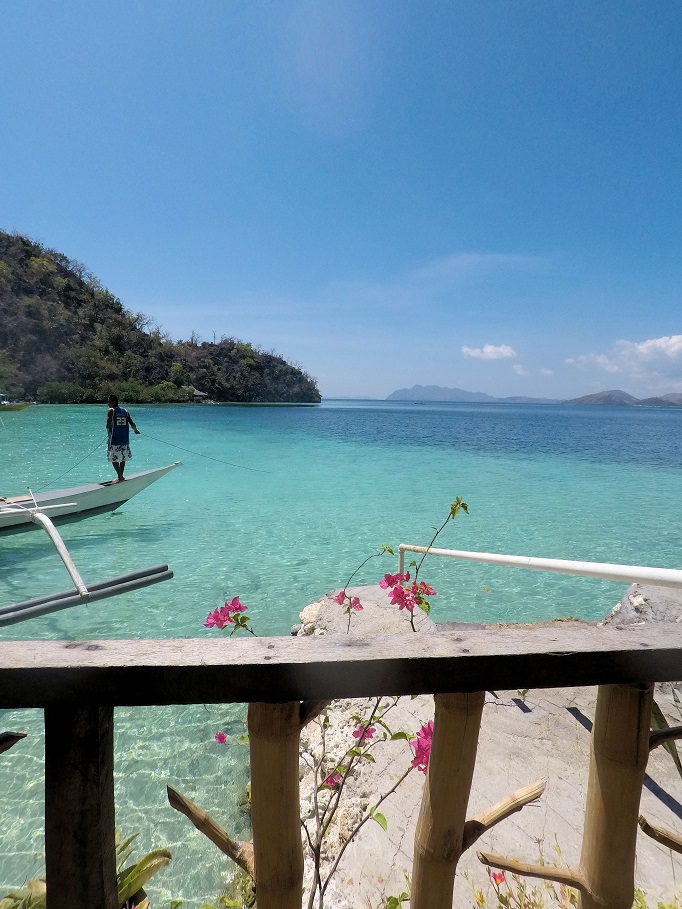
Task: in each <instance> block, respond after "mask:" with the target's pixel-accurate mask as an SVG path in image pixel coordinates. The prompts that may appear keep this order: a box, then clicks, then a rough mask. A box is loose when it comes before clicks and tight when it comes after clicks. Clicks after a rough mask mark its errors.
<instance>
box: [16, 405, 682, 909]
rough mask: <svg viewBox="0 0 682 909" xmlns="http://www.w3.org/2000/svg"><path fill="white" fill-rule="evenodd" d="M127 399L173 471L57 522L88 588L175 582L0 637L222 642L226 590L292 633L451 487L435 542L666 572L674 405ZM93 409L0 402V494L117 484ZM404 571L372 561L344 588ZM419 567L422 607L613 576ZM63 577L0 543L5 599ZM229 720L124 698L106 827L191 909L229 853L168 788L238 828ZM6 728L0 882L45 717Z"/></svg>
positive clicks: (676, 545)
mask: <svg viewBox="0 0 682 909" xmlns="http://www.w3.org/2000/svg"><path fill="white" fill-rule="evenodd" d="M132 411H133V416H134V418H135V420H136V422H137V424H138V426H139V428H140V430H141V432H142V435H140V436H135V437H134V439H133V442H132V445H133V446H134V460H133V462H132V464H130V465H129V467H128V472H129V473H131V472H134V471H136V470H142V469H147V468H151V467H156V466H161V465H163V464H168V463H172V462H173V461H175V460H178V459H180V460H182V461H183V466H182V467H181V468H180V469H178V470H176V471H173V472H172V473H171V474H169V475H168V476H167V477H165V478H163V479H162V480H160V481H159V482H158V483H157V484H155V485H154V486H152V487H151V488H150V489H148V490H146V491H145V492H143V493H141V494H140V495H139V496H138V497H137V498H135V499H133V500H131V502H129V503H128V504H127V505H125V506H123V507H122V508H121V509H120V510H119V511H118V512H116V513H113V514H108V515H102V516H96V517H92V518H88V519H87V520H84V521H81V522H80V523H77V524H71V525H66V526H63V528H62V535H63V537H64V539H65V541H66V543H67V545H68V547H69V550H70V552H71V554H72V556H73V558H74V560H75V562H76V564H77V565H78V567H79V569H80V570H81V573H82V574H83V576H84V578H85V580H86V582H87V581H88V580H90V581H94V580H98V579H102V578H106V577H110V576H113V575H116V574H120V573H124V572H126V571H129V570H131V569H133V568H137V567H142V566H147V565H153V564H157V563H159V562H168V563H169V565H170V567H171V568H172V569H173V571H174V572H175V577H174V579H173V580H172V581H170V582H166V583H164V584H160V585H158V586H156V587H151V588H148V589H146V590H142V591H138V592H136V593H133V594H129V595H126V596H124V597H120V598H114V599H110V600H105V601H102V602H101V603H98V604H93V605H92V606H89V607H75V608H73V609H71V610H65V611H63V612H61V613H56V614H53V615H51V616H46V617H45V618H38V619H33V620H30V621H28V622H25V623H22V624H20V625H16V626H11V627H9V628H5V629H1V628H0V639H5V640H9V639H12V640H21V639H26V638H34V639H36V638H40V639H72V638H111V637H119V638H146V637H152V638H153V637H164V638H171V637H201V636H203V635H214V634H216V632H210V631H208V630H207V629H205V628H203V626H202V622H203V621H204V618H205V616H206V614H207V612H208V611H209V610H212V609H214V608H215V607H216V606H219V605H221V604H222V603H223V602H224V601H225V599H226V597H230V598H231V597H232V596H234V595H235V594H239V596H240V597H241V599H242V601H243V602H245V603H246V604H247V605H248V606H249V613H250V615H251V616H252V618H253V621H254V624H255V627H256V630H257V631H258V633H259V634H286V633H288V631H289V629H290V627H291V625H292V624H293V623H294V622H296V621H297V619H298V613H299V611H300V609H301V608H302V607H303V606H304V605H306V604H307V603H309V602H312V601H313V600H315V599H317V598H318V597H319V596H320V595H321V594H323V593H324V592H325V591H327V590H332V589H335V588H338V587H340V586H343V585H344V583H345V582H346V581H347V579H348V576H349V575H350V573H351V572H352V571H353V569H354V568H355V567H356V566H357V565H358V564H359V563H360V562H361V561H362V560H363V559H364V558H365V557H366V556H367V555H368V554H369V553H370V552H373V551H375V550H376V549H378V548H379V547H380V546H381V545H382V544H384V543H386V544H389V545H391V546H397V544H398V543H400V542H406V543H417V544H422V545H424V544H426V543H428V541H429V540H430V538H431V535H432V533H433V531H432V527H433V525H435V524H440V523H442V521H443V520H444V518H445V516H446V515H447V512H448V506H449V503H450V502H451V501H452V500H453V499H454V498H455V497H456V496H458V495H461V496H463V497H464V499H465V500H466V501H467V502H468V503H469V508H470V514H469V516H466V515H462V516H460V517H458V518H457V520H456V521H455V522H453V523H452V524H450V525H448V527H447V528H446V530H445V532H444V533H443V534H442V536H441V537H440V538H439V540H438V544H437V545H439V546H441V547H444V548H457V549H473V550H479V551H486V552H503V553H515V554H521V555H534V556H547V557H558V558H570V559H585V560H592V561H605V562H620V563H626V564H639V565H658V566H664V567H680V552H681V551H682V545H681V544H682V519H681V518H680V509H679V506H680V502H682V410H662V409H651V408H619V407H618V408H606V407H595V408H589V407H570V406H557V407H553V406H539V405H535V406H533V405H526V406H522V405H519V406H509V405H466V404H426V405H411V404H401V403H385V402H345V401H329V402H324V403H323V404H322V405H321V406H320V407H300V408H290V407H205V406H202V407H194V406H177V407H172V406H166V407H135V408H132ZM105 416H106V410H105V408H103V407H56V406H55V407H47V406H41V407H35V408H30V409H29V410H24V411H20V412H17V413H12V414H5V415H3V416H2V422H1V423H0V493H1V494H17V493H20V492H23V491H24V490H25V489H26V487H27V486H29V485H30V486H31V487H32V488H33V489H34V490H37V489H39V488H43V487H45V488H61V487H67V486H75V485H78V484H79V483H82V482H90V481H93V480H97V479H106V478H108V477H113V470H112V468H111V467H110V465H108V464H107V463H106V460H105V451H104V434H105V433H104V420H105ZM93 449H95V450H94V451H93ZM181 449H185V450H181ZM90 452H92V453H91V454H88V453H90ZM202 455H203V457H202ZM81 459H84V460H82V463H80V464H78V465H77V466H74V465H76V463H77V462H78V461H81ZM230 465H231V466H230ZM247 468H248V469H247ZM65 471H68V473H66V475H65V476H63V477H62V478H61V479H57V478H58V477H59V475H60V474H63V473H64V472H65ZM396 566H397V560H391V558H390V557H388V556H384V557H383V559H382V562H381V563H379V562H378V561H372V562H370V563H369V564H368V565H367V566H366V568H365V569H364V570H363V572H362V574H361V575H360V576H358V578H357V582H358V583H374V582H376V581H377V580H379V579H380V577H381V576H382V575H383V573H384V572H386V571H395V570H396ZM422 577H423V578H424V579H425V580H428V581H429V582H430V583H431V584H432V585H433V586H434V587H435V588H436V590H437V591H438V595H437V596H436V597H435V598H434V605H433V608H434V618H435V619H436V620H446V619H460V620H476V621H499V620H505V621H519V620H524V621H528V620H535V619H541V618H551V617H554V616H562V615H569V614H570V615H574V616H579V617H582V618H587V619H597V618H600V617H602V616H603V615H604V614H605V613H606V612H608V610H609V609H610V608H611V607H612V606H613V605H614V603H616V602H617V600H618V599H619V598H620V597H621V595H622V593H623V591H624V590H625V587H626V585H620V584H614V583H610V582H605V581H604V582H602V581H595V580H587V579H578V578H568V577H562V576H560V575H549V574H547V575H545V574H542V573H539V572H528V571H523V570H520V569H507V568H494V567H492V566H486V565H475V564H463V563H462V564H460V563H456V562H452V561H449V560H437V559H432V560H429V561H428V562H427V563H426V565H425V567H424V568H423V569H422ZM69 586H70V583H69V579H68V576H67V574H66V571H65V569H64V568H63V566H62V564H61V562H60V560H59V558H58V557H57V555H56V552H55V551H54V549H53V548H52V547H51V545H50V544H49V541H48V540H47V538H46V537H45V536H44V535H43V534H42V533H40V532H39V531H35V532H34V533H26V534H21V535H19V536H15V537H10V538H8V539H0V605H5V604H7V603H11V602H16V601H19V600H22V599H26V598H28V597H32V596H38V595H40V594H43V593H49V592H52V591H57V590H63V589H66V588H67V587H69ZM486 590H487V591H489V592H486ZM243 714H244V711H243V709H242V708H237V707H235V708H220V707H213V706H212V707H203V706H197V707H191V708H155V709H144V710H137V709H124V708H121V709H119V710H118V711H117V714H116V723H117V730H116V749H117V764H116V771H117V777H116V786H117V790H116V796H117V821H118V824H119V826H121V827H123V828H124V830H126V831H132V830H139V831H140V832H141V837H140V843H141V848H145V849H147V848H152V847H154V846H157V845H169V847H170V848H171V851H172V852H173V855H174V858H173V862H172V863H171V865H170V866H169V868H168V869H166V870H165V871H164V872H163V873H162V874H161V875H159V876H158V878H157V879H156V884H155V885H153V886H151V887H150V893H151V895H152V897H153V898H154V903H155V905H156V906H157V907H158V906H161V905H164V902H163V900H164V899H167V898H168V896H169V895H170V894H172V895H174V896H177V897H183V898H185V899H187V900H188V901H190V902H189V904H190V905H195V904H196V903H195V902H192V901H193V900H194V898H195V897H196V898H197V899H200V898H210V897H213V896H214V895H215V894H216V893H217V892H218V890H219V889H220V886H221V882H222V879H223V876H224V872H225V869H226V867H227V864H226V861H223V860H222V858H221V857H220V855H219V853H218V852H217V850H215V848H214V847H213V846H211V844H210V843H208V841H207V840H205V838H204V837H202V836H201V835H200V834H199V833H196V832H195V831H194V829H193V828H192V827H191V826H190V824H189V822H188V821H187V820H186V819H184V818H182V817H181V816H180V815H178V814H177V813H176V812H174V811H173V810H172V809H171V808H170V807H169V806H168V805H167V802H166V797H165V784H166V783H167V782H171V783H172V784H173V785H175V786H177V788H179V789H180V790H181V791H183V792H185V793H186V794H187V795H189V796H190V797H191V798H192V799H194V800H195V801H197V802H198V803H199V804H201V805H203V806H204V807H206V808H207V809H209V810H210V811H211V812H212V813H213V814H214V816H215V817H216V819H217V820H218V821H219V822H220V823H222V824H223V825H224V826H225V827H227V828H228V829H230V830H231V831H232V832H235V833H236V834H237V835H240V834H242V835H246V832H247V831H246V819H245V815H244V814H243V812H242V811H241V810H240V809H239V807H238V805H237V804H236V803H237V801H238V799H239V792H240V791H241V789H242V787H243V785H244V783H245V782H246V779H247V776H248V771H247V760H248V756H247V750H246V749H244V748H240V747H239V746H236V745H228V746H223V747H221V746H218V745H216V744H215V743H214V742H213V734H214V732H215V731H216V730H217V729H223V730H224V731H226V732H227V733H228V734H229V735H230V736H231V741H234V739H236V737H237V736H238V735H239V734H240V733H241V731H242V725H241V724H242V720H243ZM5 729H13V730H22V731H27V732H29V734H30V735H29V738H27V739H26V740H24V742H22V743H20V744H19V745H17V746H15V748H13V749H12V751H10V752H7V753H6V754H5V755H2V756H1V757H0V793H2V794H1V795H0V810H1V811H2V816H3V824H2V825H0V894H1V893H2V892H3V888H7V887H9V886H11V885H16V884H19V883H21V882H22V881H24V880H25V879H26V878H27V877H30V876H31V875H35V874H38V873H40V870H41V868H42V866H43V863H44V855H43V853H42V849H43V841H42V810H43V809H42V799H43V789H42V747H43V740H42V720H41V715H40V714H39V713H37V712H32V711H0V731H2V730H5ZM226 784H228V785H226ZM166 905H167V903H166Z"/></svg>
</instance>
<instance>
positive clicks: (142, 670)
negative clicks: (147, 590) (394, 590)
mask: <svg viewBox="0 0 682 909" xmlns="http://www.w3.org/2000/svg"><path fill="white" fill-rule="evenodd" d="M681 657H682V644H681V642H680V636H679V626H678V625H674V626H673V629H672V631H671V629H670V628H669V627H668V626H667V625H666V624H665V623H660V624H656V625H650V626H647V627H642V626H630V627H627V628H620V629H619V628H614V627H611V626H604V627H598V626H593V625H588V624H586V623H585V624H577V625H573V624H568V623H565V622H562V623H561V624H556V625H547V624H545V625H541V626H540V625H538V626H536V625H502V626H497V625H495V626H485V627H483V628H480V627H477V628H472V629H466V630H459V629H458V630H457V631H453V632H448V633H442V634H434V635H410V636H409V639H408V638H406V637H405V636H404V635H386V636H385V637H378V638H357V637H346V636H345V635H327V636H325V637H290V636H288V637H277V638H249V639H248V640H247V639H246V638H240V639H237V638H227V639H221V640H211V639H206V638H200V639H197V640H135V641H124V640H117V641H88V642H84V641H80V642H79V641H69V642H64V641H3V642H0V708H4V707H42V706H46V705H50V704H60V703H67V702H71V703H73V704H97V703H101V704H108V705H118V704H120V705H132V706H135V705H139V706H144V705H149V704H159V705H163V704H194V703H206V704H214V703H227V702H232V703H248V702H251V701H259V702H270V703H284V702H288V701H294V700H296V701H307V700H311V699H314V700H316V701H321V700H328V699H329V700H331V699H334V698H345V697H368V696H371V695H374V694H377V693H382V694H387V695H397V694H428V693H441V692H442V693H447V692H457V691H483V690H486V689H496V688H499V689H512V690H513V689H517V688H528V687H531V688H547V687H550V688H551V687H563V686H568V685H602V684H622V683H633V682H640V681H643V680H650V681H675V680H676V679H677V677H678V676H679V674H680V669H679V667H680V659H681Z"/></svg>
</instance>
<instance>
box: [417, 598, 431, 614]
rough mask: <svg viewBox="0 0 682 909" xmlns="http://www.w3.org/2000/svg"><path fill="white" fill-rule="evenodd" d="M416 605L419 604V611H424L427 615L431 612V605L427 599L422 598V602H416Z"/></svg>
mask: <svg viewBox="0 0 682 909" xmlns="http://www.w3.org/2000/svg"><path fill="white" fill-rule="evenodd" d="M417 606H419V608H420V609H421V611H422V612H425V613H426V614H427V615H428V614H429V613H430V612H431V607H430V606H429V602H428V600H424V602H423V603H417Z"/></svg>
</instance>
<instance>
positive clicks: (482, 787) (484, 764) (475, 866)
mask: <svg viewBox="0 0 682 909" xmlns="http://www.w3.org/2000/svg"><path fill="white" fill-rule="evenodd" d="M349 592H350V593H352V595H353V596H358V597H360V599H361V602H362V603H363V605H364V607H365V608H364V610H363V612H361V613H359V614H356V615H354V616H353V618H352V621H351V623H350V629H349V628H348V618H347V616H344V615H343V612H342V609H341V608H340V607H339V606H338V604H337V603H336V602H334V593H335V592H332V593H328V594H326V595H325V596H324V597H322V598H321V599H320V600H318V601H317V602H315V603H312V604H310V605H309V606H306V607H305V609H304V610H303V611H302V612H301V616H300V619H301V622H300V625H297V626H294V629H292V633H293V634H298V635H326V634H346V633H349V634H350V636H351V637H353V636H355V635H361V636H369V635H374V634H377V635H378V634H408V633H409V634H411V633H412V630H411V628H410V626H409V622H408V620H407V616H406V615H405V613H404V612H400V611H399V610H398V609H397V608H396V607H395V606H392V605H391V604H390V602H389V600H388V597H387V596H386V594H385V592H384V591H383V590H381V588H379V587H358V588H353V590H352V591H349ZM652 621H653V622H667V623H670V624H671V626H672V625H674V624H676V623H682V592H680V591H673V590H669V589H665V588H655V587H649V586H643V585H633V586H632V587H630V588H629V589H628V591H627V592H626V593H625V595H624V596H623V598H622V599H621V601H620V602H619V603H618V604H617V605H616V606H615V607H614V608H613V610H611V612H610V613H609V615H608V616H607V617H606V618H605V619H604V622H603V624H628V625H630V624H638V623H645V622H652ZM418 622H419V627H418V630H419V633H422V634H423V633H426V634H437V633H438V630H439V627H441V626H437V625H436V624H434V622H432V621H431V619H429V618H428V617H427V616H425V615H424V614H423V613H420V615H419V616H418ZM600 624H602V623H600ZM443 627H444V626H443ZM676 630H677V629H672V633H675V631H676ZM679 631H680V633H682V628H680V629H679ZM681 670H682V667H681ZM681 675H682V671H681ZM673 687H675V686H672V685H670V684H667V685H663V686H658V691H657V695H656V699H657V702H658V703H659V705H660V706H661V708H662V709H663V712H664V713H665V714H666V716H667V717H668V719H669V722H670V723H671V725H673V724H675V723H677V724H679V723H680V721H681V720H682V717H680V716H679V715H678V713H677V710H676V707H675V704H674V702H673V698H672V688H673ZM678 690H679V689H678ZM680 695H682V691H680ZM595 696H596V689H592V688H571V689H543V690H538V691H529V692H528V693H526V694H525V695H522V694H521V693H520V692H517V691H495V692H487V693H486V704H485V707H484V711H483V721H482V725H481V734H480V738H479V747H478V758H477V764H476V771H475V773H474V780H473V785H472V790H471V797H470V802H469V812H468V813H469V815H470V816H471V815H473V814H476V813H477V812H479V811H481V810H483V809H484V808H486V807H488V806H489V805H491V804H494V803H495V802H497V801H498V800H499V799H501V798H503V797H504V796H505V795H508V794H509V793H510V792H512V791H514V790H515V789H518V788H519V787H521V786H525V785H527V784H529V783H532V782H534V781H536V780H538V779H541V778H544V779H547V781H548V782H547V787H546V790H545V793H544V794H543V795H542V797H541V798H540V799H539V800H538V801H537V802H536V803H533V804H531V805H529V806H527V807H526V808H525V809H523V811H521V812H519V813H517V814H515V815H514V816H513V817H511V818H508V819H507V820H505V821H504V822H502V823H501V824H500V825H499V826H498V827H495V828H494V829H492V830H490V831H489V832H488V833H487V834H486V835H484V836H483V837H482V838H481V839H480V840H479V842H478V844H477V848H480V849H482V850H484V851H489V852H495V853H498V854H500V853H501V854H504V855H510V856H514V857H518V858H520V859H522V860H526V861H530V862H537V861H539V860H541V861H544V862H545V863H548V864H551V863H556V864H560V865H569V866H572V865H576V864H577V862H578V858H579V854H580V841H581V832H582V820H583V811H584V801H585V786H586V782H587V765H588V758H589V744H590V742H589V729H590V728H591V718H592V716H593V715H594V701H595ZM385 700H386V699H385ZM372 706H373V702H372V700H371V699H367V700H365V699H348V700H343V701H335V702H334V704H333V705H332V707H331V708H330V713H329V721H330V722H329V726H328V728H326V729H325V746H326V747H325V752H326V754H327V755H328V760H327V762H326V764H325V765H324V767H325V771H326V769H327V768H328V769H329V770H331V769H333V767H334V766H335V764H336V762H337V761H338V760H340V758H341V756H342V755H343V754H344V753H345V751H346V749H347V748H348V747H350V745H352V743H353V736H352V733H353V730H354V729H355V728H356V726H357V716H358V715H362V716H369V713H370V711H371V709H372ZM432 718H433V698H432V697H430V696H419V697H415V698H402V699H400V701H399V703H398V704H397V705H396V706H395V707H394V708H392V709H391V717H390V721H389V722H390V726H391V728H392V729H394V730H395V729H400V730H405V731H408V732H410V734H411V735H414V734H415V733H416V731H417V730H418V729H419V728H420V726H421V725H422V724H423V723H426V722H427V721H428V720H429V719H432ZM301 745H302V756H301V762H300V767H299V771H300V780H301V805H302V817H303V818H304V819H307V820H308V821H309V822H310V821H311V820H312V818H313V816H314V802H315V790H316V786H315V780H314V775H313V773H312V771H311V769H310V766H311V762H312V761H313V760H314V757H315V756H316V755H319V753H320V748H321V733H320V729H319V726H318V725H317V724H315V723H311V724H310V725H309V726H307V727H306V729H305V730H304V733H303V736H302V741H301ZM373 754H374V757H375V763H369V762H362V764H361V765H360V766H358V767H357V769H355V770H354V771H353V773H352V775H351V776H350V777H349V779H348V781H347V783H346V786H345V788H344V792H343V799H342V802H341V806H342V807H341V808H340V810H339V811H338V813H337V817H336V823H335V824H334V825H333V827H332V829H331V832H330V835H329V837H328V839H327V842H326V843H325V846H324V850H323V855H322V868H323V876H324V874H325V869H326V870H327V871H328V870H329V868H330V867H331V862H332V861H333V859H334V857H335V856H336V855H338V851H339V849H340V848H341V846H342V844H343V842H344V841H345V839H346V838H347V837H348V834H349V832H350V831H351V830H353V829H354V827H355V826H356V825H357V823H359V821H360V820H361V819H362V817H363V816H364V815H365V813H366V811H367V809H368V807H370V806H373V805H376V803H377V801H378V799H379V798H380V797H381V796H382V795H383V794H384V793H385V792H388V791H389V790H390V789H391V787H392V786H393V785H394V784H395V782H396V781H397V780H398V779H399V777H400V776H401V775H402V774H403V773H404V771H405V770H406V769H407V767H408V766H409V765H410V761H411V759H412V757H413V752H412V749H411V748H410V746H409V744H408V743H407V742H406V741H404V740H403V741H396V742H389V741H387V742H381V743H379V744H378V745H377V747H376V749H375V750H374V752H373ZM647 769H648V773H647V779H646V780H645V788H644V789H643V793H642V805H641V809H642V813H643V814H644V815H645V816H646V817H647V818H648V819H649V820H650V821H653V822H657V823H660V824H663V825H665V826H667V827H668V828H671V829H673V830H682V779H681V778H680V776H679V775H678V774H677V771H676V769H675V767H674V764H673V762H672V760H671V758H670V756H669V755H668V754H667V753H666V752H665V751H664V750H663V749H661V748H659V749H656V750H655V751H654V752H652V754H651V757H650V760H649V765H648V768H647ZM423 782H424V776H423V775H422V774H421V773H420V772H419V771H418V770H414V771H413V772H410V773H409V774H408V776H407V778H406V779H405V780H404V781H403V782H402V783H401V784H400V786H399V787H398V789H397V790H396V791H395V792H394V793H393V794H391V795H390V796H389V797H388V798H387V799H386V800H385V801H384V802H383V803H382V804H381V811H382V813H383V814H384V815H385V817H386V820H387V829H386V830H383V829H382V828H381V826H380V825H379V824H378V823H375V822H374V821H369V822H368V823H366V824H365V825H364V826H363V828H362V829H361V831H360V832H359V834H358V835H357V836H356V838H355V839H354V841H353V842H352V843H350V844H349V845H348V847H347V849H346V851H345V853H344V855H343V858H342V860H341V862H340V864H339V866H338V868H337V869H336V871H335V873H334V874H333V876H332V878H331V881H330V884H329V886H328V889H327V892H326V894H325V906H326V907H334V909H357V907H359V906H366V907H367V909H380V907H383V906H384V905H385V902H386V899H387V897H388V896H390V895H395V896H397V895H399V894H401V893H403V892H405V891H406V890H407V889H408V888H407V885H406V875H408V873H409V870H410V869H411V866H412V844H413V840H414V832H415V827H416V821H417V816H418V812H419V803H420V799H421V790H422V786H423ZM312 880H313V863H312V860H311V858H310V854H309V852H308V854H307V856H306V872H305V882H306V888H307V892H308V893H309V889H310V886H311V884H312ZM636 881H637V886H638V887H640V888H641V889H642V890H644V891H645V893H646V895H647V900H648V903H649V905H650V906H652V905H653V904H655V902H656V901H657V900H661V899H664V900H669V899H671V898H672V896H673V894H674V893H675V890H676V887H677V884H676V882H679V881H682V856H679V855H675V856H673V855H672V854H671V852H670V850H668V849H665V848H664V847H662V846H660V845H659V844H658V843H656V842H655V841H653V840H652V839H650V838H648V837H646V836H644V835H643V834H640V836H639V840H638V863H637V873H636ZM531 883H532V882H531ZM537 884H538V886H539V887H540V889H542V887H543V885H542V884H541V882H537ZM479 888H480V889H481V890H482V891H483V894H484V895H485V894H486V892H488V891H489V890H490V882H489V878H488V875H487V872H486V870H485V868H484V867H483V866H482V865H481V864H480V863H479V861H478V860H477V858H476V853H475V850H474V849H472V850H469V851H468V852H466V853H465V854H464V855H463V856H462V859H461V861H460V863H459V867H458V873H457V879H456V883H455V901H454V904H456V905H458V906H467V905H468V906H472V907H474V906H476V890H477V889H479ZM492 896H493V898H494V894H492ZM546 896H547V894H546ZM550 902H551V900H549V899H546V903H547V904H548V905H549V904H550ZM304 904H305V901H304Z"/></svg>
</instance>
